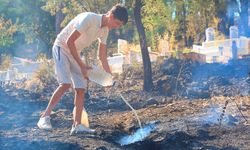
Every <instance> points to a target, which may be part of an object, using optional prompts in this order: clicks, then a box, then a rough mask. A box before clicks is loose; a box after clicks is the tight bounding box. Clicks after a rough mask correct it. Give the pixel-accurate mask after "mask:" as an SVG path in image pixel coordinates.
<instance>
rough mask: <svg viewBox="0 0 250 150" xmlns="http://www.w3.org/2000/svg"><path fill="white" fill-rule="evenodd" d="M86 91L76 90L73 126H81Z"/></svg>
mask: <svg viewBox="0 0 250 150" xmlns="http://www.w3.org/2000/svg"><path fill="white" fill-rule="evenodd" d="M84 93H85V90H84V89H80V88H78V89H75V99H74V104H75V107H74V111H73V120H74V123H73V126H76V125H79V124H81V116H82V109H83V104H84Z"/></svg>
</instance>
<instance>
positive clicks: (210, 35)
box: [206, 27, 215, 42]
mask: <svg viewBox="0 0 250 150" xmlns="http://www.w3.org/2000/svg"><path fill="white" fill-rule="evenodd" d="M214 39H215V31H214V29H213V28H212V27H210V28H207V29H206V42H208V41H214Z"/></svg>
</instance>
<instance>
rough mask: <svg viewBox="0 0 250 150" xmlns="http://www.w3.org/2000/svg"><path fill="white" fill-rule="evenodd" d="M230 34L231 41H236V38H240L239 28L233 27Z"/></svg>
mask: <svg viewBox="0 0 250 150" xmlns="http://www.w3.org/2000/svg"><path fill="white" fill-rule="evenodd" d="M229 32H230V39H234V38H238V37H239V30H238V27H236V26H231V27H230V28H229Z"/></svg>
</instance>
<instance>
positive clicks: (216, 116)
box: [0, 62, 250, 150]
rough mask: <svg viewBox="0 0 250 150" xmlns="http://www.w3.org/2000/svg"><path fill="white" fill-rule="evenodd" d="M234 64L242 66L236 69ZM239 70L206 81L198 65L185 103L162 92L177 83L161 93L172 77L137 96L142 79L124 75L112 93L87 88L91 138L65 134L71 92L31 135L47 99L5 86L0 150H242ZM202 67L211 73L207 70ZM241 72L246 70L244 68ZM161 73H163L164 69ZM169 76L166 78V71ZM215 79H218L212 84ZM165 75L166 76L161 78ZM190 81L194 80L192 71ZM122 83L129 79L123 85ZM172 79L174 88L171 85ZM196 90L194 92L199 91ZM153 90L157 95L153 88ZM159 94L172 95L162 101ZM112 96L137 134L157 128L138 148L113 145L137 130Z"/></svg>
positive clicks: (244, 117)
mask: <svg viewBox="0 0 250 150" xmlns="http://www.w3.org/2000/svg"><path fill="white" fill-rule="evenodd" d="M239 64H240V65H239V66H242V62H241V63H239ZM243 64H247V63H243ZM205 65H207V64H205ZM165 66H175V65H165ZM216 66H217V65H216ZM239 66H236V67H235V66H234V67H230V66H225V67H226V68H224V69H226V70H227V72H226V73H227V74H223V75H221V73H222V72H224V73H225V71H223V69H222V68H220V67H219V68H218V69H219V70H220V71H216V70H215V71H211V72H212V73H213V75H211V74H210V75H209V74H207V73H206V72H210V71H209V70H208V69H206V68H204V66H199V67H200V69H199V71H200V70H201V69H204V70H205V71H204V72H202V71H201V72H202V74H205V73H206V74H205V76H206V78H208V79H207V80H204V78H202V76H201V75H199V77H200V78H199V81H195V80H192V81H185V82H184V83H185V84H183V85H184V86H188V89H186V90H185V91H188V92H186V93H189V95H191V96H190V97H187V96H186V95H185V94H183V95H181V94H179V95H178V94H176V93H175V92H176V90H180V89H182V87H175V88H172V89H173V91H170V90H171V88H168V87H170V86H171V87H173V86H174V85H177V84H175V83H176V82H173V83H174V85H170V86H169V85H168V84H166V83H172V82H168V81H170V80H168V79H171V81H172V80H174V78H169V77H168V76H161V75H158V76H157V75H155V76H154V78H156V77H157V78H159V79H160V80H158V81H157V83H155V84H157V85H159V86H156V90H155V91H153V92H151V93H146V92H143V91H142V89H141V87H142V80H141V78H140V77H138V76H136V72H133V73H131V74H132V75H131V74H130V73H129V72H127V76H126V77H125V78H124V79H122V80H121V81H122V83H121V84H120V85H118V87H117V88H116V89H104V88H100V87H98V86H92V87H91V88H90V98H89V99H88V100H86V102H85V108H86V110H87V112H88V113H89V121H90V126H91V128H94V129H96V133H95V134H92V135H90V134H83V135H75V136H70V134H69V133H70V129H71V124H72V110H73V99H72V97H73V93H71V92H69V93H67V94H66V96H64V98H63V99H62V101H61V102H60V103H59V104H58V105H57V107H56V108H55V110H54V111H55V112H54V113H53V114H52V116H51V117H52V125H53V130H52V131H44V130H40V129H38V128H37V126H36V123H37V121H38V119H39V115H40V113H41V112H42V111H43V110H44V109H45V107H46V105H47V103H48V99H49V96H48V97H42V96H41V95H38V94H36V93H35V94H34V93H33V94H29V92H27V91H25V90H22V89H17V88H15V87H13V86H4V87H3V88H0V122H1V123H0V146H1V148H0V149H4V150H13V149H25V150H32V149H59V150H64V149H86V150H95V149H99V150H106V149H118V150H119V149H128V150H133V149H136V150H137V149H142V150H158V149H159V150H165V149H171V150H172V149H178V150H180V149H183V150H187V149H193V150H198V149H211V150H217V149H220V150H224V149H225V150H226V149H228V150H234V149H235V150H238V149H250V148H249V147H250V126H249V121H250V118H249V116H250V110H249V107H250V96H249V93H248V92H249V87H248V85H247V82H246V75H245V74H244V75H241V74H242V72H243V71H242V70H241V69H239V68H240V67H239ZM209 67H210V68H211V69H213V70H214V69H215V68H214V67H213V66H208V68H209ZM180 68H185V67H180ZM232 68H236V70H237V72H239V73H240V74H237V73H235V72H234V71H232V70H233V69H232ZM242 68H243V69H244V70H246V67H245V66H243V67H242ZM163 69H164V68H163ZM172 69H173V68H172ZM167 70H171V67H168V68H167ZM163 71H164V70H163ZM171 72H174V69H173V71H171ZM187 72H188V71H187ZM216 72H217V74H216ZM244 72H247V71H244ZM218 73H220V74H219V76H222V77H220V78H219V77H218V76H217V75H218ZM138 74H139V76H140V75H141V73H138ZM165 74H168V75H169V73H168V72H167V73H165ZM165 74H163V75H165ZM179 74H180V73H178V72H177V75H174V76H178V77H181V75H179ZM192 74H193V76H197V72H196V74H194V73H192ZM186 75H190V74H189V73H188V74H186ZM128 76H130V77H131V76H136V78H135V79H134V80H131V78H130V79H127V78H128ZM209 76H211V78H209ZM184 77H185V76H184ZM184 77H183V78H184ZM164 79H167V82H164ZM176 80H177V81H179V79H178V78H177V79H176ZM203 81H207V82H203ZM197 82H198V83H197ZM208 82H209V84H208ZM210 82H211V84H210ZM200 83H202V85H199V84H200ZM180 85H182V84H180ZM161 86H162V89H163V90H162V89H157V88H158V87H161ZM124 87H125V88H124ZM191 87H192V88H191ZM194 87H195V88H194ZM231 87H233V88H231ZM197 89H198V90H197ZM201 89H202V90H201ZM164 90H165V91H164ZM52 91H53V90H52ZM52 91H49V92H47V93H42V95H45V94H47V95H50V94H48V93H51V94H52ZM204 91H205V92H206V93H205V94H204ZM236 91H237V92H236ZM243 91H244V92H243ZM161 92H163V94H162V93H161ZM164 92H165V93H173V95H170V96H169V95H164ZM230 92H231V94H230ZM119 93H121V94H122V95H123V97H124V98H125V99H126V100H127V101H128V102H129V103H130V104H131V105H132V106H133V107H134V108H135V109H136V111H137V113H138V116H139V118H140V121H141V123H142V126H143V127H145V126H147V125H148V124H149V123H150V122H152V121H156V122H157V126H156V128H155V130H153V131H152V132H151V133H150V135H149V136H147V137H146V138H144V139H143V140H142V141H139V142H135V143H132V144H129V145H124V146H121V144H120V143H118V141H119V139H121V137H124V136H125V135H132V134H133V133H134V132H135V131H136V130H137V129H139V125H138V122H137V120H136V118H135V115H134V114H133V112H132V111H131V110H130V108H129V107H128V106H127V105H126V104H125V102H123V101H122V98H121V97H120V95H119ZM183 93H185V92H183ZM228 93H229V94H228ZM176 95H177V96H176ZM199 95H201V96H199ZM204 95H205V96H204Z"/></svg>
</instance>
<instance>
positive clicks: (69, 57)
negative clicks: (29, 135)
mask: <svg viewBox="0 0 250 150" xmlns="http://www.w3.org/2000/svg"><path fill="white" fill-rule="evenodd" d="M127 21H128V13H127V9H126V8H125V7H124V6H122V5H120V4H117V5H115V6H113V7H112V9H111V10H110V11H108V12H107V13H106V14H96V13H92V12H84V13H81V14H79V15H78V16H76V17H75V18H74V19H73V20H71V21H70V22H69V24H68V25H67V26H66V27H65V28H64V29H63V30H62V31H61V32H60V33H59V34H58V35H57V38H56V40H55V43H54V46H53V49H52V53H53V59H54V61H55V72H56V75H57V79H58V82H59V86H58V88H57V89H56V90H55V92H54V93H53V95H52V97H51V99H50V102H49V104H48V106H47V108H46V110H45V112H44V113H43V114H42V116H41V118H40V119H39V121H38V123H37V126H38V127H39V128H40V129H52V126H51V123H50V114H51V111H52V109H53V108H54V107H55V105H56V104H57V103H58V102H59V100H60V99H61V97H62V96H63V94H64V93H65V92H66V91H67V90H68V89H69V88H70V86H71V83H73V87H74V89H75V98H74V105H75V107H74V111H73V125H72V129H71V134H75V133H82V132H89V133H92V132H94V130H92V129H89V128H87V127H85V126H83V125H82V124H81V113H82V109H83V103H84V93H85V89H86V81H87V80H88V76H87V71H88V69H91V67H90V66H88V65H86V64H85V63H84V62H83V61H82V60H81V58H80V52H81V51H82V50H83V49H84V48H85V47H87V46H89V45H90V44H91V43H92V42H93V41H95V40H97V39H98V40H99V59H100V61H101V63H102V67H103V69H104V70H105V71H106V72H108V73H111V71H110V67H109V65H108V62H107V51H106V40H107V36H108V32H109V30H111V29H117V28H120V27H121V26H122V25H124V24H126V23H127Z"/></svg>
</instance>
